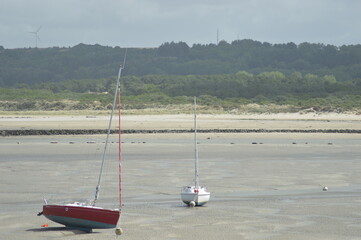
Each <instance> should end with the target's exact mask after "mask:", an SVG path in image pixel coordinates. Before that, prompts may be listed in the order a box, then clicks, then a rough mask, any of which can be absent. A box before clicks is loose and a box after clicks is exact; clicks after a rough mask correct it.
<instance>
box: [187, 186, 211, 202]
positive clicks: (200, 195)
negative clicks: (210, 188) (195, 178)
mask: <svg viewBox="0 0 361 240" xmlns="http://www.w3.org/2000/svg"><path fill="white" fill-rule="evenodd" d="M210 195H211V194H210V193H209V192H207V191H206V190H205V188H203V187H198V188H197V187H194V186H192V187H184V188H183V190H182V192H181V197H182V201H183V202H184V203H185V204H187V205H190V203H191V202H194V203H195V205H196V206H202V205H204V204H206V203H207V202H208V201H209V198H210Z"/></svg>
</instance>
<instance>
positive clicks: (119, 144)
mask: <svg viewBox="0 0 361 240" xmlns="http://www.w3.org/2000/svg"><path fill="white" fill-rule="evenodd" d="M121 108H122V105H121V101H120V88H118V130H119V131H118V148H119V149H118V163H119V209H120V210H121V209H122V205H123V200H122V128H121Z"/></svg>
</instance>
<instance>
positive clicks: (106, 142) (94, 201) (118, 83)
mask: <svg viewBox="0 0 361 240" xmlns="http://www.w3.org/2000/svg"><path fill="white" fill-rule="evenodd" d="M122 69H123V68H122V66H120V68H119V73H118V78H117V86H116V88H115V93H114V101H113V108H112V112H111V114H110V120H109V126H108V132H107V138H106V140H105V145H104V151H103V157H102V165H101V167H100V173H99V178H98V184H97V186H96V188H95V196H94V200H93V203H92V204H93V205H95V203H96V201H97V200H98V197H99V190H100V182H101V179H102V175H103V168H104V162H105V155H106V152H107V148H108V143H109V136H110V129H111V127H112V120H113V113H114V109H115V104H116V101H117V95H118V91H119V89H120V80H119V79H120V75H121V73H122Z"/></svg>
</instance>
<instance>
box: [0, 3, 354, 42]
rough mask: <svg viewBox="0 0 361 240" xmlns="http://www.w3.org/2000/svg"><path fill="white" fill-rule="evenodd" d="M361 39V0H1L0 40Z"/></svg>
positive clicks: (275, 40)
mask: <svg viewBox="0 0 361 240" xmlns="http://www.w3.org/2000/svg"><path fill="white" fill-rule="evenodd" d="M40 26H42V27H41V29H40V31H39V32H38V34H39V37H40V42H38V47H54V46H57V47H72V46H74V45H77V44H79V43H86V44H96V43H97V44H100V45H104V46H120V47H158V46H160V45H161V44H162V43H164V42H171V41H174V42H179V41H183V42H186V43H187V44H188V45H189V46H192V45H193V44H194V43H201V44H208V43H216V41H217V29H219V40H226V41H227V42H229V43H230V42H232V41H234V40H236V39H244V38H247V39H253V40H258V41H261V42H269V43H287V42H294V43H296V44H299V43H302V42H310V43H324V44H333V45H336V46H341V45H344V44H345V45H350V44H359V43H361V1H360V0H0V45H1V46H4V47H5V48H23V47H35V34H31V33H29V32H31V31H36V30H37V29H38V28H39V27H40Z"/></svg>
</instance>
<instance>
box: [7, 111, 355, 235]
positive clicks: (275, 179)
mask: <svg viewBox="0 0 361 240" xmlns="http://www.w3.org/2000/svg"><path fill="white" fill-rule="evenodd" d="M188 117H189V116H188ZM163 119H167V118H163ZM187 119H188V118H187ZM272 119H273V120H270V121H271V122H267V121H265V120H260V121H263V122H264V123H265V124H267V123H268V125H266V127H267V128H272V127H273V126H274V125H273V124H270V123H274V122H275V121H276V120H274V118H272ZM149 121H150V122H152V121H153V122H157V120H156V119H149ZM277 121H281V122H283V123H284V125H283V126H284V127H290V126H289V125H288V124H287V123H291V122H292V123H295V124H297V123H299V124H301V125H298V127H300V126H307V124H306V123H304V122H305V121H300V120H297V119H291V120H284V119H281V120H277ZM335 121H336V120H335ZM337 121H339V125H342V126H343V124H344V126H346V125H347V124H351V127H352V128H353V129H355V128H358V126H359V122H358V121H357V117H356V119H351V120H350V119H348V120H347V119H346V120H337ZM0 122H1V121H0ZM44 122H45V123H43V125H44V126H48V125H47V122H46V121H44ZM140 122H141V121H139V123H140ZM165 122H167V124H169V125H172V124H171V123H169V122H168V121H165ZM174 122H182V121H180V120H179V119H173V125H172V126H174ZM205 122H206V121H203V125H201V124H202V120H200V122H199V125H200V127H201V126H202V127H204V128H205V127H209V126H205V125H206V124H205ZM220 122H221V121H220ZM226 122H227V123H228V121H226ZM310 122H311V123H317V124H318V123H319V122H320V124H321V123H322V122H324V123H325V124H327V123H330V124H335V126H339V125H338V124H336V123H335V122H333V120H331V121H330V120H329V119H328V120H323V119H321V120H308V123H310ZM191 123H192V118H190V119H189V121H187V123H184V124H185V125H184V126H186V127H187V126H188V125H187V124H190V125H189V126H190V127H191ZM285 123H286V124H285ZM2 124H3V126H4V122H2ZM74 124H76V123H74ZM70 125H71V124H70ZM154 125H155V127H157V126H159V127H163V126H164V123H162V121H160V122H159V121H158V124H154ZM44 126H43V127H44ZM48 127H49V126H48ZM114 137H115V136H113V137H112V141H116V139H114ZM192 137H193V135H192V134H186V133H184V134H137V135H131V134H129V135H128V134H127V135H124V136H123V142H124V143H123V167H124V169H123V170H124V185H123V187H124V191H123V201H124V204H125V205H124V207H123V213H122V217H121V222H120V224H121V227H122V228H123V230H124V234H123V235H122V236H121V237H119V239H361V237H360V236H361V224H360V217H361V213H360V211H359V209H360V207H361V200H360V196H361V174H360V173H361V161H360V156H361V148H360V144H361V136H360V135H359V134H320V133H317V134H305V133H304V134H299V133H298V134H290V133H259V134H256V133H247V134H236V133H233V134H221V133H217V134H216V133H204V134H199V157H200V178H201V184H202V185H205V186H207V188H208V190H209V191H210V192H211V194H212V195H211V200H210V202H209V203H208V204H207V205H205V206H204V207H198V208H188V207H185V206H184V205H183V204H182V202H181V200H180V188H181V187H182V186H184V185H188V184H190V183H191V182H192V180H193V166H194V163H193V154H194V152H193V142H192V141H193V140H192ZM103 141H104V136H99V135H94V136H28V137H1V141H0V152H1V159H0V189H1V192H2V193H1V195H0V210H1V215H0V221H1V225H0V232H1V239H31V240H32V239H34V240H35V239H115V238H116V236H115V234H114V230H94V233H91V234H82V233H81V232H79V231H69V230H67V229H65V228H64V227H62V226H61V225H59V224H56V223H53V222H51V221H49V220H47V219H46V218H44V217H43V216H40V217H38V216H36V214H37V213H38V212H40V211H41V208H42V204H43V202H42V199H43V197H45V198H46V199H48V201H49V203H65V202H69V201H83V200H87V199H91V197H92V196H93V194H94V190H95V185H96V181H97V178H98V171H99V168H100V155H101V151H102V142H103ZM90 142H91V143H90ZM93 142H94V143H93ZM116 147H117V146H116V144H112V145H111V148H110V151H111V156H110V157H111V158H116ZM114 169H116V161H108V164H107V166H106V172H105V175H104V178H103V180H104V183H103V184H102V189H101V194H100V201H99V203H98V205H99V206H103V207H110V208H112V207H117V194H118V193H117V174H118V173H117V171H116V170H114ZM325 185H326V186H327V187H328V188H329V190H328V191H327V192H325V191H322V186H325ZM43 224H49V227H46V228H43V227H41V225H43Z"/></svg>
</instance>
